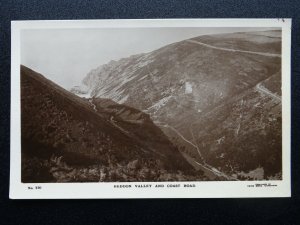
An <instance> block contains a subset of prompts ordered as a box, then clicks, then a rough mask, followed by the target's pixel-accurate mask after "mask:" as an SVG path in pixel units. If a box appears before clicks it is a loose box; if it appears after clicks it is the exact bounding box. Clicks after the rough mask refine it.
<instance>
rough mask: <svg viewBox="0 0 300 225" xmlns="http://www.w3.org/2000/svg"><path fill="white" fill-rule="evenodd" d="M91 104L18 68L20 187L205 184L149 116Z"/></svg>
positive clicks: (90, 101)
mask: <svg viewBox="0 0 300 225" xmlns="http://www.w3.org/2000/svg"><path fill="white" fill-rule="evenodd" d="M95 103H96V104H97V108H96V105H95V104H94V103H93V99H89V100H88V99H82V98H80V97H77V96H76V95H74V94H72V93H70V92H68V91H66V90H64V89H62V88H60V87H59V86H57V85H56V84H54V83H53V82H51V81H49V80H47V79H46V78H44V77H43V76H42V75H41V74H38V73H36V72H34V71H33V70H31V69H29V68H26V67H24V66H21V112H22V113H21V132H22V181H23V182H87V181H89V182H98V181H163V180H195V179H196V180H197V179H198V180H203V179H206V178H205V177H203V176H202V175H201V173H199V172H198V173H197V174H196V173H195V171H194V170H193V169H192V167H191V166H190V165H189V164H188V163H187V162H186V161H185V160H184V158H183V157H182V156H181V154H180V153H179V151H178V150H177V149H176V147H174V145H173V144H172V143H171V142H170V141H169V140H168V138H167V137H166V136H165V135H164V133H162V132H161V130H160V129H159V128H158V127H157V126H156V125H154V124H153V122H152V121H151V120H150V118H149V116H147V115H146V114H144V113H142V112H140V111H138V110H135V109H133V108H129V107H126V106H120V105H118V104H116V103H114V102H111V105H110V106H109V107H106V105H105V103H104V102H102V101H100V100H98V101H97V102H95ZM102 103H103V107H102V106H101V105H102ZM120 107H121V108H120ZM97 109H99V111H98V110H97ZM100 109H101V110H100ZM122 110H123V113H122ZM124 110H125V111H124ZM131 114H132V115H131ZM141 131H143V132H141Z"/></svg>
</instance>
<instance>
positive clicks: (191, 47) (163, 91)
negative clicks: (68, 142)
mask: <svg viewBox="0 0 300 225" xmlns="http://www.w3.org/2000/svg"><path fill="white" fill-rule="evenodd" d="M280 71H281V32H280V31H265V32H249V33H234V34H222V35H212V36H200V37H197V38H193V39H189V40H185V41H181V42H178V43H174V44H171V45H168V46H165V47H163V48H160V49H158V50H155V51H153V52H150V53H146V54H140V55H135V56H132V57H129V58H124V59H121V60H119V61H113V62H111V63H108V64H106V65H102V66H100V67H99V68H97V69H95V70H93V71H91V73H89V74H88V75H87V76H86V78H85V79H84V80H83V84H82V86H85V87H86V88H87V89H88V90H89V94H90V96H92V97H94V98H109V99H112V100H114V101H116V102H118V103H123V104H125V105H128V106H131V107H134V108H136V109H139V110H142V111H143V112H145V113H147V114H149V115H150V116H151V119H152V120H153V121H154V122H155V123H156V124H157V125H158V126H159V127H160V128H161V129H162V130H163V131H164V133H165V134H167V135H168V137H169V139H170V140H171V141H172V142H173V143H174V144H176V145H177V146H178V147H179V148H180V149H181V150H182V151H184V152H188V154H189V155H190V156H192V157H193V158H194V159H196V160H198V161H199V160H202V161H207V162H209V163H210V164H211V165H213V166H214V167H217V168H219V169H220V170H222V171H226V172H227V173H229V174H232V175H234V176H236V177H237V176H242V179H247V177H248V174H249V173H251V171H256V170H257V169H259V171H263V172H262V173H261V172H260V175H259V176H258V177H260V178H261V176H262V177H263V178H264V179H267V178H268V177H272V176H275V175H278V174H280V171H281V99H280V96H281V73H280ZM245 159H247V160H246V161H245ZM253 173H254V172H253ZM251 174H252V173H251ZM251 174H250V175H249V176H250V177H249V178H251V179H252V178H253V179H255V176H252V175H251Z"/></svg>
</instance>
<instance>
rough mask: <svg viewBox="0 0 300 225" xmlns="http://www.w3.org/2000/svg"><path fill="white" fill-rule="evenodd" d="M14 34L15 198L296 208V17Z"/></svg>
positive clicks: (43, 26)
mask: <svg viewBox="0 0 300 225" xmlns="http://www.w3.org/2000/svg"><path fill="white" fill-rule="evenodd" d="M11 29H12V30H11V31H12V41H11V53H12V58H11V60H12V61H11V162H10V165H11V171H10V173H11V174H10V198H12V199H80V198H86V199H101V198H239V197H242V198H251V197H290V196H291V187H290V185H291V184H290V183H291V178H290V143H291V140H290V139H291V138H290V136H291V134H290V127H291V98H290V94H291V93H290V92H291V89H290V76H291V75H290V54H291V19H150V20H73V21H67V20H66V21H63V20H61V21H58V20H57V21H41V20H40V21H12V24H11Z"/></svg>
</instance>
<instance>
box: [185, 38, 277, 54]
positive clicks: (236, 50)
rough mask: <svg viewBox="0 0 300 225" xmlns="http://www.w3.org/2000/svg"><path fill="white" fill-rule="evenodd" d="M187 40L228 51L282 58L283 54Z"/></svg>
mask: <svg viewBox="0 0 300 225" xmlns="http://www.w3.org/2000/svg"><path fill="white" fill-rule="evenodd" d="M186 42H189V43H193V44H198V45H202V46H204V47H207V48H212V49H217V50H222V51H227V52H240V53H248V54H255V55H262V56H267V57H278V58H281V54H274V53H266V52H253V51H246V50H238V49H231V48H223V47H216V46H213V45H209V44H205V43H203V42H200V41H195V40H186Z"/></svg>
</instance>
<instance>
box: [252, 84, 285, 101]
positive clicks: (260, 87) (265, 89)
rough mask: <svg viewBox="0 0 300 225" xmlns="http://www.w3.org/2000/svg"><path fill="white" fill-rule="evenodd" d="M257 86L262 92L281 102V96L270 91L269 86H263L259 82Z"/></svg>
mask: <svg viewBox="0 0 300 225" xmlns="http://www.w3.org/2000/svg"><path fill="white" fill-rule="evenodd" d="M255 88H256V90H258V91H260V92H263V93H264V94H266V95H269V96H270V97H272V98H273V99H275V100H278V101H280V102H281V98H280V97H279V96H277V95H276V94H274V93H272V92H270V91H269V90H268V89H267V88H265V87H263V86H262V85H261V83H259V84H257V85H256V87H255Z"/></svg>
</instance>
